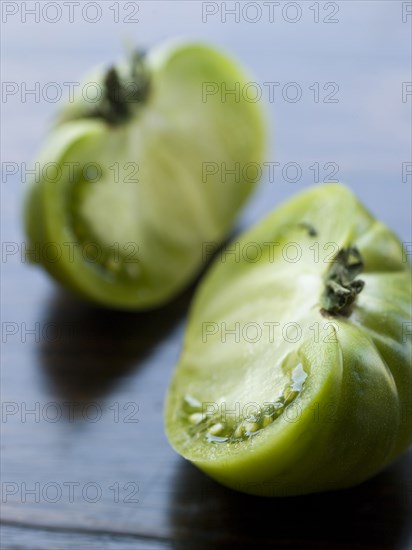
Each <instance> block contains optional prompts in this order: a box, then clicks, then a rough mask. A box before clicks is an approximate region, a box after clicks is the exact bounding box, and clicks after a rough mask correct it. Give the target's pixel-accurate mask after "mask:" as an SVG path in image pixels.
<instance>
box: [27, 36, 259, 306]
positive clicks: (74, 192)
mask: <svg viewBox="0 0 412 550" xmlns="http://www.w3.org/2000/svg"><path fill="white" fill-rule="evenodd" d="M246 82H247V77H246V76H245V74H244V73H243V71H242V70H241V69H239V68H238V67H237V65H236V64H235V63H234V62H233V61H231V60H230V59H229V58H228V57H226V56H225V55H223V54H221V53H220V52H218V51H216V50H214V49H212V48H209V47H206V46H203V45H198V44H188V45H184V44H183V45H176V44H175V45H166V46H162V47H160V48H158V49H156V50H154V51H152V52H150V53H149V54H148V55H146V56H140V55H137V54H136V55H134V56H132V58H131V59H130V60H129V61H128V62H127V63H126V62H124V63H122V64H120V65H119V66H117V67H114V68H111V69H110V70H109V71H107V72H106V73H105V74H100V75H99V74H97V75H96V74H94V75H93V77H92V78H90V79H89V80H88V81H86V82H85V83H83V85H82V86H81V88H80V90H81V91H82V94H81V95H79V98H78V99H76V101H75V102H74V103H72V104H69V105H68V106H67V107H66V108H65V109H64V110H63V112H62V113H61V114H60V117H59V120H58V124H57V126H56V127H55V129H54V130H53V132H52V134H51V135H50V136H49V139H48V142H47V144H46V146H45V148H44V151H43V153H42V155H41V158H40V159H39V164H40V167H41V172H40V173H41V178H40V181H33V183H32V185H31V186H30V189H29V192H28V195H27V200H26V213H25V214H26V215H25V219H26V231H27V235H28V239H29V241H30V242H29V245H30V246H31V247H32V248H34V247H35V246H37V247H38V248H39V249H40V251H41V254H40V262H41V263H42V264H43V265H44V267H46V269H47V270H48V271H49V272H50V273H51V274H52V275H53V276H54V277H55V278H56V279H58V280H59V281H61V282H62V283H64V284H65V285H67V286H68V287H70V288H71V289H73V290H75V291H78V292H79V293H81V294H82V295H83V296H85V297H86V298H89V299H91V300H94V301H96V302H100V303H101V304H104V305H107V306H110V307H115V308H123V309H134V308H142V309H144V308H150V307H154V306H158V305H160V304H162V303H164V302H166V301H167V300H169V299H170V298H171V297H173V296H174V295H175V294H176V293H178V292H179V291H180V290H181V289H182V288H183V287H184V286H185V285H186V284H187V283H188V281H189V280H190V279H191V278H192V277H193V276H194V275H195V274H196V272H198V271H199V270H200V268H201V266H202V264H204V263H205V260H206V259H207V256H208V255H207V254H205V244H208V246H209V245H210V246H209V247H208V249H207V250H208V251H210V248H212V247H213V246H217V245H218V244H219V243H220V242H221V241H222V240H223V238H224V237H225V235H226V234H227V232H228V230H229V229H230V227H231V225H232V224H233V222H234V219H235V217H236V215H237V213H238V211H239V209H240V208H241V206H242V205H243V204H244V202H245V200H246V198H247V197H248V195H249V194H250V193H251V191H252V190H253V188H254V187H255V185H256V183H257V181H258V178H257V177H253V175H250V174H252V172H253V170H252V171H249V176H246V177H244V174H245V171H244V170H242V169H241V167H240V165H241V166H242V167H244V166H245V165H248V164H249V163H251V166H252V168H253V166H256V165H259V163H260V162H261V160H262V154H263V148H264V133H265V132H264V124H263V117H262V112H261V107H260V105H259V104H258V103H252V102H250V101H248V99H247V98H245V97H243V96H239V95H237V94H233V93H226V92H227V91H228V90H233V89H242V87H243V85H244V83H246ZM96 89H97V92H96ZM99 89H100V90H101V91H102V93H101V97H100V98H99V100H98V101H96V102H92V101H90V100H87V98H88V97H91V95H93V94H94V95H96V94H97V95H98V91H99ZM253 173H254V174H258V171H257V170H255V172H253ZM52 245H54V248H53V246H52Z"/></svg>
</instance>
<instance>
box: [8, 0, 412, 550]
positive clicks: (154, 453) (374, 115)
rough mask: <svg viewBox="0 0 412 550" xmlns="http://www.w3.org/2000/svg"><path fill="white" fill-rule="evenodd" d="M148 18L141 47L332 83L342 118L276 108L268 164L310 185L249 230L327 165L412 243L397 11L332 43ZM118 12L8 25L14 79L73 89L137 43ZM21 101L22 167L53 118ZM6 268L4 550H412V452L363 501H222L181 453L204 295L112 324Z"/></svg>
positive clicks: (11, 232) (16, 106)
mask: <svg viewBox="0 0 412 550" xmlns="http://www.w3.org/2000/svg"><path fill="white" fill-rule="evenodd" d="M140 4H141V11H140V18H141V20H142V22H143V23H144V25H143V26H140V27H138V29H137V31H139V33H140V31H141V33H140V35H139V36H140V40H141V41H143V42H146V43H149V44H151V43H154V42H157V41H159V40H161V39H163V38H166V37H172V36H174V35H175V34H182V33H184V32H187V33H189V34H191V35H192V36H193V35H195V36H197V35H198V36H200V37H202V38H204V39H210V40H209V41H212V42H215V41H217V42H218V43H220V44H222V45H224V46H225V47H226V49H228V50H229V51H233V52H235V53H236V54H237V55H238V56H239V57H241V58H242V59H243V60H244V63H245V64H246V65H249V66H250V67H251V68H252V70H253V71H254V72H255V74H256V75H257V77H258V78H259V79H260V80H261V81H268V80H269V81H270V80H279V81H282V82H285V81H286V82H287V81H296V80H298V79H299V78H301V79H302V80H301V82H302V86H303V85H305V86H308V85H310V84H311V83H312V82H313V81H316V80H318V81H322V82H325V81H328V80H337V81H339V83H340V88H341V90H342V95H341V96H340V97H341V101H340V103H339V104H338V105H336V106H330V105H326V106H325V105H322V103H321V104H313V102H312V103H309V102H308V101H303V102H302V103H301V104H299V105H295V106H294V105H291V104H287V103H285V102H283V103H279V102H278V103H275V104H273V105H270V106H269V108H268V113H269V115H270V116H269V117H268V118H269V119H270V117H271V116H272V115H273V117H274V119H276V121H277V122H276V135H277V138H276V139H277V146H276V148H275V151H276V155H274V150H273V149H270V150H269V152H268V158H269V159H271V160H273V159H275V158H276V159H277V160H279V161H280V162H281V163H284V162H286V161H297V162H299V163H300V164H301V166H302V167H304V168H305V170H306V171H304V175H303V178H302V181H301V182H299V184H291V183H289V182H286V181H277V182H276V184H273V183H272V184H268V183H267V182H265V183H264V184H263V185H262V187H261V189H260V190H259V192H258V193H257V194H256V196H255V197H254V199H253V200H252V201H251V202H250V204H249V206H248V208H247V209H246V211H245V213H244V216H243V218H242V222H241V223H242V225H248V224H250V223H252V222H254V221H256V220H257V219H259V217H260V216H261V215H262V214H263V213H264V212H266V211H267V210H269V209H271V208H272V207H273V206H274V205H275V204H277V203H278V202H279V201H280V200H281V199H282V198H284V197H285V196H288V195H291V194H292V193H294V192H295V191H298V190H299V189H300V188H301V187H303V186H306V185H308V184H310V183H311V181H312V175H313V174H312V172H310V170H308V169H307V168H308V166H310V165H311V164H312V163H313V162H314V161H318V162H326V161H332V160H333V161H337V162H339V166H340V173H339V178H340V179H341V180H344V181H346V182H348V183H349V184H350V185H351V186H352V187H353V188H354V189H355V191H356V192H357V193H358V195H359V196H360V197H361V199H362V200H363V201H364V202H365V203H366V204H367V205H368V206H369V207H370V209H371V210H372V211H373V213H374V214H376V215H377V216H378V217H379V218H381V219H382V220H383V221H385V222H386V223H388V224H389V225H390V226H391V227H393V228H394V229H395V231H397V233H398V234H399V235H400V237H401V238H402V239H403V240H405V241H411V237H410V235H411V206H410V205H411V185H410V179H409V181H408V182H406V183H405V182H402V181H401V176H400V166H401V163H402V162H404V161H406V160H407V159H408V158H409V157H410V127H407V125H405V123H404V121H405V120H406V119H407V115H408V113H410V104H409V106H408V105H407V104H406V105H403V104H402V102H401V96H400V93H398V92H399V90H400V87H399V86H400V80H401V79H402V78H403V79H408V78H409V77H407V76H405V75H407V74H408V73H407V67H408V59H409V57H408V55H410V54H408V53H407V49H406V50H405V39H406V34H405V33H406V32H407V31H406V27H405V26H402V24H401V20H400V16H399V13H401V12H400V11H399V10H400V9H401V8H400V6H401V3H400V2H359V3H347V5H348V6H349V4H350V5H351V6H352V7H351V8H349V7H348V8H345V7H344V4H346V3H343V2H341V3H340V5H341V11H340V15H341V21H342V24H341V25H337V26H334V27H333V28H332V27H330V26H329V27H327V26H326V27H322V26H319V25H318V26H316V25H306V26H304V25H305V24H306V23H304V24H302V26H301V27H298V26H297V25H289V26H288V25H285V24H284V23H283V24H282V23H280V24H279V25H278V26H276V27H275V26H268V25H266V26H263V27H259V26H255V27H253V28H252V26H250V25H246V27H245V25H242V24H239V25H237V26H236V25H227V26H222V25H219V24H218V23H217V24H216V25H214V24H213V21H212V22H211V25H210V26H207V25H204V24H203V23H202V21H201V20H200V17H199V10H198V8H197V6H198V5H199V4H200V2H199V3H196V2H183V3H182V2H180V3H179V2H169V7H168V8H167V7H165V6H166V3H161V2H156V3H152V4H150V3H144V2H141V3H140ZM301 4H302V6H304V5H305V3H301ZM310 4H312V2H310ZM356 4H358V6H360V7H356V6H355V5H356ZM394 5H395V6H396V7H391V6H394ZM146 6H147V9H146ZM149 6H150V7H149ZM346 9H347V10H349V11H345V10H346ZM145 10H146V11H145ZM167 10H169V11H168V12H167ZM350 10H352V11H350ZM357 10H359V11H357ZM393 10H394V11H393ZM396 10H398V11H396ZM149 12H150V13H149ZM108 13H110V12H107V11H106V13H105V15H106V19H103V20H102V22H101V24H99V25H95V26H91V25H84V24H77V23H76V22H75V23H74V24H72V25H69V24H66V25H65V26H64V23H62V24H60V25H55V26H51V25H48V26H47V25H43V26H42V25H41V24H40V25H31V26H30V25H22V24H19V22H16V21H15V20H11V22H10V23H9V24H7V25H4V29H3V30H4V36H5V38H4V40H5V43H6V46H7V48H5V51H4V55H6V56H7V59H6V69H7V80H17V81H21V80H23V79H24V78H26V79H28V81H29V83H30V82H31V81H32V80H36V79H38V80H42V81H44V82H51V81H54V80H60V81H65V80H67V81H70V80H76V79H77V78H78V77H79V74H81V73H83V72H85V71H86V70H87V69H88V68H89V66H90V65H93V64H94V63H96V62H100V61H102V60H105V61H111V60H112V59H113V58H114V57H116V55H117V54H118V52H119V51H120V46H119V43H120V39H119V36H122V33H123V31H124V32H125V33H126V35H127V33H129V35H130V33H131V32H133V34H132V36H133V37H135V36H136V32H137V31H136V29H133V31H132V29H131V28H130V26H129V27H127V25H126V26H124V27H127V28H126V29H125V28H123V27H121V26H119V25H118V26H117V27H116V28H115V27H114V26H113V25H111V26H110V25H109V24H108V23H107V21H108V19H107V14H108ZM310 13H311V12H308V11H307V10H306V11H305V14H306V15H305V17H306V21H308V14H310ZM366 14H369V15H366ZM370 18H375V19H370ZM408 32H409V36H410V30H409V31H408ZM73 36H75V37H76V40H75V42H74V41H73ZM245 37H248V40H246V39H245ZM395 38H396V39H395ZM133 39H134V38H133ZM50 44H53V47H51V46H50ZM28 51H30V52H32V54H33V55H32V57H30V56H28V54H27V52H28ZM113 52H115V53H113ZM62 59H63V60H66V63H65V64H64V63H62V62H61V60H62ZM46 60H47V63H46V62H45V61H46ZM393 67H398V69H397V70H399V72H396V71H395V70H393V71H392V68H393ZM274 68H276V71H275V70H274ZM311 68H312V71H311ZM405 68H406V69H405ZM366 69H368V70H370V73H369V72H368V71H367V70H366ZM365 71H366V73H365ZM402 71H403V72H402ZM405 71H406V72H405ZM365 74H366V76H365ZM368 74H370V75H373V79H372V77H371V78H370V80H368V78H367V75H368ZM372 80H373V82H374V83H375V84H376V86H375V87H373V86H372V87H371V82H372ZM409 80H410V79H409ZM303 81H304V83H303ZM391 86H392V87H391ZM305 89H306V88H305ZM382 90H383V91H382ZM385 90H386V91H387V90H389V92H388V94H389V99H387V96H386V95H385V93H386V92H385ZM391 90H394V91H393V93H392V91H391ZM384 92H385V93H384ZM306 97H307V96H306ZM394 97H395V98H396V100H394V101H395V103H394V102H393V101H392V98H394ZM13 101H14V102H13ZM13 101H10V102H8V104H7V105H4V106H3V111H4V120H5V122H4V131H3V140H4V141H5V144H4V149H3V160H4V161H15V162H22V161H26V162H29V159H31V158H33V155H34V153H35V151H36V149H37V148H38V145H39V140H40V137H41V135H43V134H44V133H45V129H46V127H47V122H48V121H49V120H50V117H51V115H52V113H53V112H54V110H55V107H56V106H55V105H51V104H45V103H44V102H43V103H42V102H40V103H39V104H33V103H30V102H28V103H22V102H21V101H19V100H18V98H17V99H16V98H14V100H13ZM391 101H392V103H391ZM382 105H385V109H384V111H385V113H384V114H382ZM270 123H272V120H270ZM408 128H409V129H408ZM5 137H7V139H6V140H5ZM24 187H25V185H24V183H22V180H21V178H19V176H18V175H17V176H16V177H14V179H9V180H8V181H7V182H6V183H4V182H3V184H2V219H1V222H2V243H3V245H4V243H6V242H8V243H10V242H11V243H16V244H17V246H18V247H19V251H20V248H21V243H22V241H23V239H24V236H23V233H22V228H21V214H20V213H21V199H22V195H23V193H24ZM1 266H2V297H1V310H2V311H1V313H2V332H3V334H2V336H3V342H2V371H1V382H2V388H1V396H2V422H1V427H2V442H1V450H2V472H1V476H2V503H1V507H2V514H1V515H2V522H3V525H2V535H1V536H2V539H1V547H2V548H5V549H17V548H18V549H44V550H46V549H47V550H48V549H50V550H51V549H53V550H54V549H62V550H68V549H72V548H73V549H80V550H83V549H94V548H96V549H108V550H112V549H113V550H114V549H115V550H128V549H129V548H130V549H132V548H134V549H144V550H152V549H153V550H154V549H157V550H163V549H169V548H178V549H180V548H182V549H186V548H187V549H197V548H199V549H202V548H215V547H220V548H229V547H234V548H243V547H250V548H258V547H263V548H265V547H267V548H272V547H279V548H289V547H296V548H302V547H307V548H321V549H322V548H325V549H329V548H338V549H339V548H377V549H379V548H382V549H386V548H388V549H398V550H408V549H411V548H412V525H411V511H412V506H411V498H412V465H411V462H412V453H411V449H410V450H409V452H407V453H405V454H404V455H403V456H402V457H400V458H399V460H398V461H397V462H396V463H394V464H392V465H391V466H390V467H389V468H387V469H386V470H385V471H384V472H382V473H381V474H380V475H378V476H376V477H375V478H373V479H371V480H370V481H368V482H366V483H364V484H363V485H361V486H359V487H356V488H354V489H350V490H345V491H340V492H333V493H327V494H320V495H313V496H306V497H296V498H283V499H270V498H257V497H251V496H247V495H243V494H240V493H236V492H233V491H230V490H228V489H225V488H223V487H221V486H219V485H218V484H217V483H215V482H214V481H212V480H210V479H209V478H207V477H206V476H205V475H204V474H202V473H201V472H199V471H197V470H196V469H195V468H194V467H193V466H192V465H190V464H188V463H186V462H185V461H184V460H183V459H182V458H180V457H179V456H178V455H176V454H175V453H174V452H173V450H172V449H171V448H170V447H169V445H168V442H167V440H166V438H165V435H164V432H163V420H162V414H163V400H164V396H165V392H166V388H167V385H168V381H169V379H170V376H171V373H172V370H173V368H174V366H175V364H176V361H177V359H178V356H179V351H180V347H181V342H182V336H183V331H184V325H185V321H186V317H187V311H188V307H189V304H190V301H191V298H192V295H193V292H194V290H195V287H196V284H194V285H192V287H191V288H190V289H188V290H187V291H186V292H185V293H183V294H182V295H181V296H180V297H178V298H177V299H176V300H174V301H173V302H172V303H171V304H169V305H168V306H166V307H164V308H162V309H159V310H157V311H153V312H149V313H144V314H143V313H119V312H111V311H108V310H104V309H99V308H96V307H94V306H91V305H89V304H87V303H84V302H82V301H80V300H79V299H77V298H75V297H73V296H72V295H70V294H68V293H66V292H65V291H64V290H62V289H61V288H59V287H58V286H57V285H56V284H55V283H54V282H53V281H51V280H50V279H49V278H48V277H47V275H46V274H45V273H43V272H42V271H41V270H40V269H38V268H36V267H35V266H31V265H28V264H27V263H25V262H23V261H22V260H21V257H20V255H19V253H17V254H14V255H12V256H8V257H7V258H6V259H4V258H3V262H2V264H1ZM33 329H34V330H35V334H33V333H30V332H28V331H30V330H33ZM13 331H15V334H11V332H13ZM30 410H36V413H35V414H30V413H29V411H30ZM56 413H58V414H60V413H61V417H60V418H58V419H57V420H56V421H54V418H55V415H56ZM96 414H97V417H96ZM136 420H137V421H136ZM70 486H71V487H72V491H73V492H74V494H73V493H71V492H70ZM33 490H34V494H33ZM96 490H98V491H99V492H100V494H99V495H97V497H98V498H97V499H96V501H95V502H93V499H94V498H95V496H96ZM30 491H31V492H30ZM59 491H60V492H61V494H59ZM11 493H14V494H11ZM36 493H37V494H36ZM53 501H54V502H53Z"/></svg>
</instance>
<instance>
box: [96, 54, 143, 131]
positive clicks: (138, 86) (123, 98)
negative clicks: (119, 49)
mask: <svg viewBox="0 0 412 550" xmlns="http://www.w3.org/2000/svg"><path fill="white" fill-rule="evenodd" d="M148 93H149V76H148V73H147V70H146V67H145V64H144V54H143V53H142V52H138V51H134V52H132V54H131V56H130V61H129V67H128V71H127V74H126V75H124V76H123V75H122V76H120V74H119V71H118V69H116V68H115V67H110V68H109V69H108V71H107V73H106V75H105V78H104V90H103V96H102V99H101V101H100V102H99V104H98V105H97V106H96V108H95V109H94V110H93V111H92V112H91V113H90V115H89V116H90V117H91V118H102V119H104V120H105V121H106V122H107V123H108V124H113V125H116V124H121V123H123V122H126V121H127V120H129V119H130V118H131V117H132V115H133V112H134V110H135V106H136V104H139V103H143V102H144V101H145V99H146V98H147V95H148Z"/></svg>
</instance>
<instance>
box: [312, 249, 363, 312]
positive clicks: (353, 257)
mask: <svg viewBox="0 0 412 550" xmlns="http://www.w3.org/2000/svg"><path fill="white" fill-rule="evenodd" d="M363 267H364V264H363V259H362V256H361V254H360V252H359V250H358V249H357V248H356V247H351V246H350V247H348V248H347V249H342V250H340V251H339V253H338V254H337V256H336V258H335V260H334V263H333V265H332V267H331V269H330V270H329V272H328V274H327V276H326V279H325V290H324V291H323V294H322V297H321V305H322V311H323V312H327V313H329V314H332V315H336V314H338V313H340V314H347V313H348V312H349V309H348V308H349V307H350V306H351V305H352V304H353V302H354V301H355V299H356V296H357V295H358V294H359V293H360V292H362V289H363V287H364V286H365V283H364V281H361V280H360V279H356V277H357V276H358V275H359V274H360V273H361V272H362V270H363Z"/></svg>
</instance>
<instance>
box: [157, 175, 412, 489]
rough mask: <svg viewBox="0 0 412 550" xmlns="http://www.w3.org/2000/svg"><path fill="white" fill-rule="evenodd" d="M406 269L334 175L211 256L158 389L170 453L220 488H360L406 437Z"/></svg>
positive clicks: (384, 233)
mask: <svg viewBox="0 0 412 550" xmlns="http://www.w3.org/2000/svg"><path fill="white" fill-rule="evenodd" d="M411 296H412V288H411V268H410V265H409V263H407V261H406V258H405V254H404V253H403V249H402V245H401V243H400V242H399V240H398V239H397V237H396V236H395V235H394V234H393V233H392V232H391V231H390V230H389V229H388V228H387V227H385V226H384V225H383V224H382V223H380V222H378V221H377V220H375V219H374V218H373V217H372V215H371V214H370V213H369V212H368V211H367V210H366V209H365V208H364V207H363V206H362V205H361V204H360V203H359V202H358V201H357V199H356V198H355V196H354V195H353V194H352V192H350V191H349V190H348V189H346V188H345V187H344V186H342V185H333V184H328V185H322V186H319V187H315V188H312V189H310V190H308V191H306V192H304V193H302V194H300V195H298V196H296V197H295V198H293V199H291V200H290V201H289V202H287V203H286V204H284V205H282V206H281V207H280V208H278V209H277V210H275V211H274V212H273V213H272V214H270V215H269V216H268V217H267V218H266V219H264V220H263V221H262V222H260V223H259V224H257V225H256V226H255V227H254V228H253V229H251V230H249V231H248V232H247V233H245V234H244V235H243V236H241V237H240V238H239V240H237V241H235V242H233V243H231V244H230V245H229V247H228V248H227V249H226V251H223V252H222V253H221V254H220V255H218V257H217V258H216V260H215V262H214V265H213V266H212V267H211V270H210V272H209V273H208V274H207V275H206V277H205V278H204V280H203V282H202V283H201V286H200V288H199V290H198V293H197V295H196V296H195V300H194V303H193V307H192V310H191V314H190V318H189V322H188V326H187V330H186V335H185V339H184V346H183V351H182V354H181V358H180V361H179V364H178V366H177V368H176V370H175V373H174V376H173V379H172V381H171V384H170V388H169V391H168V396H167V404H166V409H165V424H166V432H167V436H168V438H169V440H170V443H171V444H172V446H173V447H174V448H175V449H176V450H177V452H178V453H180V454H181V455H183V456H184V457H185V458H186V459H188V460H190V461H191V462H193V463H194V464H195V465H196V466H198V467H199V468H200V469H202V470H204V471H205V472H206V473H207V474H209V475H210V476H212V477H213V478H215V479H216V480H218V481H219V482H221V483H222V484H224V485H227V486H228V487H232V488H234V489H237V490H240V491H244V492H247V493H252V494H258V495H275V496H281V495H296V494H304V493H311V492H317V491H327V490H331V489H337V488H343V487H348V486H352V485H355V484H358V483H360V482H362V481H364V480H365V479H367V478H369V477H370V476H372V475H374V474H375V473H376V472H378V471H379V470H381V469H382V468H383V467H384V466H385V465H386V464H388V463H389V462H391V461H392V460H393V459H394V458H395V457H397V456H398V455H399V454H400V453H401V452H402V451H403V450H404V449H405V448H406V447H407V446H408V445H409V444H410V443H411V441H412V429H411V428H412V426H411V414H410V405H411V395H412V365H411V362H412V346H411V333H412V314H411Z"/></svg>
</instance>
